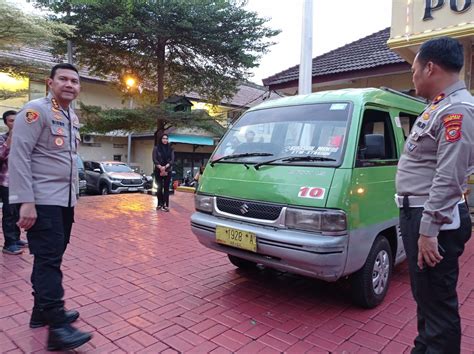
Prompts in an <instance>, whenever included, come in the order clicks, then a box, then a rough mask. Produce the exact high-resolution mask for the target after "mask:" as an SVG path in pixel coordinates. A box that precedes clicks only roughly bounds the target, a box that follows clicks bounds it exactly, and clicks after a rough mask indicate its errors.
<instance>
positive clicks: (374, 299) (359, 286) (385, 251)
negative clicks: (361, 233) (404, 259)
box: [351, 235, 393, 308]
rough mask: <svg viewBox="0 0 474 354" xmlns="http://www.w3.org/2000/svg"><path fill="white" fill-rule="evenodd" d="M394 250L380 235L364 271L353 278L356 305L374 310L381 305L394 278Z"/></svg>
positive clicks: (353, 296)
mask: <svg viewBox="0 0 474 354" xmlns="http://www.w3.org/2000/svg"><path fill="white" fill-rule="evenodd" d="M392 269H393V259H392V249H391V248H390V243H389V242H388V240H387V238H386V237H385V236H383V235H380V236H379V237H377V238H376V239H375V242H374V244H373V245H372V248H371V249H370V252H369V256H368V257H367V260H366V261H365V264H364V266H363V267H362V269H360V270H359V271H357V272H356V273H354V274H353V275H352V277H351V282H352V299H353V301H354V303H355V304H356V305H359V306H361V307H365V308H374V307H375V306H377V305H378V304H380V303H381V302H382V301H383V299H384V298H385V295H386V294H387V290H388V287H389V284H390V279H391V277H392Z"/></svg>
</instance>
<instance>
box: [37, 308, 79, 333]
mask: <svg viewBox="0 0 474 354" xmlns="http://www.w3.org/2000/svg"><path fill="white" fill-rule="evenodd" d="M64 314H65V316H66V323H73V322H75V321H76V320H77V319H78V318H79V312H77V311H74V310H71V311H65V312H64ZM46 325H47V323H46V319H45V318H44V311H43V310H42V309H39V308H36V307H33V311H32V312H31V319H30V328H40V327H43V326H46Z"/></svg>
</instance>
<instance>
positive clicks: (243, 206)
mask: <svg viewBox="0 0 474 354" xmlns="http://www.w3.org/2000/svg"><path fill="white" fill-rule="evenodd" d="M239 210H240V212H241V213H242V215H245V214H247V213H248V212H249V206H248V205H247V204H243V205H242V206H241V207H240V209H239Z"/></svg>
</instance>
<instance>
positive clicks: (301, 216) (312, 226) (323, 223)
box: [285, 208, 347, 233]
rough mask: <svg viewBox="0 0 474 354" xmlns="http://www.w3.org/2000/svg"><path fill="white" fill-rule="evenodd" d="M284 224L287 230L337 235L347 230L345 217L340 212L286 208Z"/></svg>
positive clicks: (343, 213)
mask: <svg viewBox="0 0 474 354" xmlns="http://www.w3.org/2000/svg"><path fill="white" fill-rule="evenodd" d="M285 224H286V227H288V228H289V229H296V230H304V231H316V232H328V233H331V232H335V233H339V232H341V231H345V230H346V229H347V215H346V213H345V212H343V211H341V210H308V209H292V208H288V209H287V210H286V222H285Z"/></svg>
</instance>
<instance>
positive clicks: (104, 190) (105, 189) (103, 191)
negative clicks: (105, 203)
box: [100, 184, 109, 195]
mask: <svg viewBox="0 0 474 354" xmlns="http://www.w3.org/2000/svg"><path fill="white" fill-rule="evenodd" d="M100 194H102V195H107V194H109V187H107V186H106V185H105V184H104V185H103V186H102V187H100Z"/></svg>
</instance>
